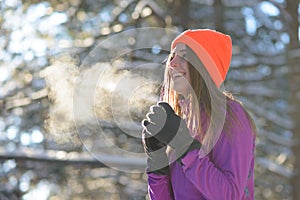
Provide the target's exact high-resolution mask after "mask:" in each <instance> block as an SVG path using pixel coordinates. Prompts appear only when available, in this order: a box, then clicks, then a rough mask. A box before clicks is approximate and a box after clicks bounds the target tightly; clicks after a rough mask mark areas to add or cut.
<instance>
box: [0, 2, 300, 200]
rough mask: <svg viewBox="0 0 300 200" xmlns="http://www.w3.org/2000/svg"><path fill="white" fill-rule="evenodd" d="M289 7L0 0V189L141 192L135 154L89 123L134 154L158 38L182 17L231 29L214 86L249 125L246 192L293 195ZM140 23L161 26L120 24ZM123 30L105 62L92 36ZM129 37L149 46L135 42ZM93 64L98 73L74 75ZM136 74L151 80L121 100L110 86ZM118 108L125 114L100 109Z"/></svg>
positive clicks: (297, 57) (155, 72)
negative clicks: (240, 108)
mask: <svg viewBox="0 0 300 200" xmlns="http://www.w3.org/2000/svg"><path fill="white" fill-rule="evenodd" d="M299 16H300V6H299V1H298V0H269V1H262V0H156V1H152V0H114V1H107V0H86V1H83V0H65V1H60V0H49V1H36V0H26V1H24V0H23V1H21V0H0V84H1V87H0V113H1V115H0V144H1V145H0V199H1V200H6V199H9V200H14V199H30V200H32V199H39V200H43V199H45V200H46V199H49V200H61V199H72V200H73V199H74V200H75V199H115V200H118V199H120V200H121V199H122V200H123V199H124V200H125V199H126V200H127V199H147V179H146V176H145V174H144V173H142V171H138V170H137V171H136V172H134V173H133V171H134V170H133V169H137V168H141V167H143V166H144V157H143V156H141V157H137V158H135V159H134V158H130V159H129V158H128V159H127V158H126V157H124V156H122V155H120V154H119V153H118V152H114V151H113V150H111V149H109V148H108V146H107V144H106V142H105V141H104V140H103V137H102V138H101V136H100V135H99V134H98V133H99V132H102V133H105V134H103V135H105V138H106V139H108V140H109V141H110V142H112V143H113V144H114V145H115V146H117V147H118V148H120V149H124V150H126V151H129V152H137V153H140V154H142V152H143V150H142V146H141V144H140V140H139V138H137V137H135V134H139V132H140V127H139V125H138V123H139V120H141V119H142V116H143V114H144V113H145V112H146V111H147V109H148V108H147V106H145V105H148V104H149V105H150V104H151V103H152V102H155V101H156V100H157V98H156V96H157V94H158V91H159V90H158V89H159V83H160V81H161V78H162V72H163V66H162V65H161V64H160V63H161V61H162V60H163V59H164V58H165V57H166V56H167V54H168V52H167V50H168V48H169V45H170V42H171V41H172V39H173V38H174V37H175V36H176V34H175V33H177V32H181V31H183V30H185V29H188V28H189V29H192V28H211V29H216V30H219V31H221V32H225V33H227V34H229V35H230V36H231V37H232V40H233V59H232V63H231V68H230V71H229V75H228V78H227V80H226V82H225V87H226V88H227V90H228V91H231V92H232V93H233V94H234V95H235V96H236V97H237V98H238V99H239V100H241V101H242V102H243V103H244V105H245V106H246V107H247V108H248V109H249V111H250V112H251V114H252V115H253V116H254V118H255V121H256V124H257V126H258V133H257V141H256V143H257V149H256V166H255V177H256V178H255V188H256V190H255V197H256V198H255V199H272V200H273V199H274V200H277V199H278V200H283V199H285V200H287V199H289V200H290V199H294V200H297V199H300V190H299V188H300V175H299V170H300V159H299V156H300V145H299V139H300V112H299V111H300V109H299V108H300V101H299V100H300V66H299V63H300V48H299V47H300V42H299V38H300V37H299V36H300V35H299V30H300V28H299V21H300V17H299ZM142 27H157V28H163V29H162V30H160V29H159V31H156V32H155V33H156V34H154V33H153V32H151V31H141V32H138V34H137V32H136V31H134V32H130V30H134V29H136V28H142ZM166 29H168V30H173V31H174V32H172V31H170V32H168V31H164V30H166ZM124 31H125V32H126V31H129V32H127V33H128V35H129V36H128V37H125V40H126V44H127V45H123V46H122V45H121V44H122V41H124V39H122V37H118V40H113V41H114V42H112V41H110V42H111V43H114V45H116V44H117V45H120V46H122V48H125V49H126V48H129V50H130V51H127V52H128V53H125V54H122V55H120V56H119V57H118V58H117V59H114V61H113V62H110V63H109V64H108V65H106V64H107V62H106V61H107V60H105V59H103V57H105V58H107V57H109V56H107V55H106V54H110V53H112V52H111V51H109V50H110V49H109V48H107V46H105V48H104V47H103V48H102V47H101V48H100V49H99V48H98V47H99V46H97V45H98V44H101V41H104V40H105V39H107V38H109V37H111V36H114V35H118V36H120V33H122V32H124ZM121 36H122V35H121ZM140 40H142V41H143V42H145V43H147V46H148V47H149V48H145V49H142V48H137V47H136V45H137V43H138V42H139V41H140ZM156 41H157V42H156ZM114 48H116V46H114ZM95 49H97V51H96V58H95V57H94V56H90V52H93V51H94V50H95ZM94 52H95V51H94ZM114 53H115V52H113V54H114ZM97 56H98V57H97ZM100 57H101V58H100ZM99 61H101V62H99ZM110 61H111V60H110ZM107 66H108V67H107ZM115 66H117V67H115ZM99 69H101V70H102V71H101V70H100V72H99ZM104 69H105V70H104ZM104 71H105V72H104ZM123 72H124V73H123ZM97 73H100V75H101V76H103V77H105V78H106V79H107V81H104V82H103V83H101V84H95V82H97V81H96V80H97V78H99V77H93V78H94V79H93V80H94V82H93V81H91V82H88V81H87V82H85V81H81V82H80V81H79V82H80V84H79V85H78V81H77V80H78V78H80V80H84V78H85V77H91V75H93V74H94V75H95V74H96V75H97ZM128 73H129V74H128ZM98 75H99V74H98ZM120 80H122V81H120ZM145 81H146V82H151V81H153V84H149V85H143V86H142V87H141V88H140V90H139V91H136V92H134V93H133V94H132V96H130V98H129V100H128V99H127V97H126V95H125V97H124V96H122V94H123V93H124V92H123V93H122V92H121V91H122V89H124V88H123V87H121V86H120V85H119V87H118V85H114V83H120V82H122V83H124V82H126V85H127V86H132V85H135V84H138V83H142V82H145ZM108 83H109V84H108ZM91 87H92V89H95V88H96V89H95V91H97V92H95V93H93V94H94V95H95V97H96V99H97V102H96V103H90V102H89V101H88V100H87V99H80V98H78V99H77V100H79V101H78V102H80V103H78V102H77V104H76V102H75V104H73V103H74V102H73V101H74V96H73V95H74V93H73V91H74V90H77V93H76V92H75V93H76V94H78V96H79V97H82V96H85V93H84V92H85V91H86V90H87V91H88V90H89V89H90V88H91ZM78 88H79V89H78ZM111 88H113V89H114V90H116V89H119V90H120V96H114V97H112V94H111V93H110V90H111ZM145 91H146V92H145ZM124 99H125V100H126V102H128V105H127V104H126V105H123V106H125V107H121V106H120V107H118V105H122V102H124V101H123V100H124ZM112 100H113V102H115V103H114V105H116V106H117V108H115V107H114V108H112V107H111V106H110V104H109V102H111V101H112ZM89 104H91V105H89ZM86 105H89V106H88V107H84V106H86ZM74 109H75V110H74ZM80 109H82V110H83V111H82V112H78V113H75V114H74V112H75V111H76V110H80ZM128 109H129V110H130V113H129V115H130V121H129V122H126V117H125V119H123V118H122V119H121V117H120V118H115V116H112V114H111V113H113V112H116V111H117V112H118V113H121V114H120V116H123V115H122V112H123V111H124V110H125V111H127V110H128ZM86 110H92V111H93V112H95V113H96V119H95V118H91V117H90V115H89V114H87V115H85V111H86ZM125 111H124V112H125ZM74 115H75V117H74ZM118 116H119V115H118ZM74 119H75V121H76V122H77V124H76V125H77V126H75V124H74ZM116 119H117V120H116ZM119 119H120V120H119ZM124 121H125V123H124ZM99 124H100V128H99ZM120 124H121V125H120ZM127 132H132V133H133V134H132V135H130V134H125V133H127ZM91 152H92V153H91ZM95 155H96V156H95ZM98 156H99V157H98ZM101 156H102V157H101ZM100 157H101V159H98V158H100ZM99 160H100V161H103V160H104V161H105V162H100V161H99ZM111 166H121V167H124V170H118V169H116V168H118V167H116V168H114V167H111ZM122 169H123V168H122ZM125 169H129V171H127V170H125Z"/></svg>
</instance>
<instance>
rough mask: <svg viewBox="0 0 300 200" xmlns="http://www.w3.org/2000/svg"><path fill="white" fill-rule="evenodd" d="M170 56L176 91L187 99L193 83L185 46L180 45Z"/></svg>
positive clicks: (170, 71)
mask: <svg viewBox="0 0 300 200" xmlns="http://www.w3.org/2000/svg"><path fill="white" fill-rule="evenodd" d="M170 56H171V57H170V60H169V66H168V67H169V73H170V76H171V79H172V80H173V82H174V90H175V91H176V92H178V93H179V94H182V95H183V96H185V97H186V96H187V95H188V93H189V91H190V90H191V85H190V83H191V81H190V71H189V67H188V66H189V64H188V62H187V52H186V46H185V44H182V43H178V44H177V45H176V47H175V48H174V51H173V52H172V53H171V55H170Z"/></svg>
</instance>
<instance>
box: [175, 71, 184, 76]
mask: <svg viewBox="0 0 300 200" xmlns="http://www.w3.org/2000/svg"><path fill="white" fill-rule="evenodd" d="M179 76H183V73H179V72H177V73H174V74H173V77H179Z"/></svg>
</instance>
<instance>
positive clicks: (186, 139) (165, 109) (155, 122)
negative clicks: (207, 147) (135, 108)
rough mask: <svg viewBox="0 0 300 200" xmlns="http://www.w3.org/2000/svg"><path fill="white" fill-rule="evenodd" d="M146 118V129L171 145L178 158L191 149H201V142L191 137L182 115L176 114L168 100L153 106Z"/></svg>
mask: <svg viewBox="0 0 300 200" xmlns="http://www.w3.org/2000/svg"><path fill="white" fill-rule="evenodd" d="M147 118H148V120H144V124H143V126H144V127H145V130H146V131H147V132H148V133H149V134H150V135H151V136H154V137H155V138H156V139H157V140H158V141H160V142H161V143H163V144H165V145H170V146H171V147H172V148H173V149H175V152H176V160H178V159H180V160H181V158H183V157H184V156H185V155H186V154H187V153H188V152H189V151H191V150H194V149H200V148H201V143H200V142H199V141H197V140H196V139H194V138H193V137H191V135H190V134H189V130H188V128H187V126H186V124H185V122H184V121H183V119H181V117H179V116H178V115H176V114H175V112H174V110H173V109H172V108H171V106H170V105H169V104H168V103H166V102H159V103H158V104H157V105H156V106H152V112H150V113H148V114H147Z"/></svg>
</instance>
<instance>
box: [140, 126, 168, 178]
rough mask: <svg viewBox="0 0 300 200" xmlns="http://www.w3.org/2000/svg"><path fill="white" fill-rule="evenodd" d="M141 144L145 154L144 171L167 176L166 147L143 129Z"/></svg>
mask: <svg viewBox="0 0 300 200" xmlns="http://www.w3.org/2000/svg"><path fill="white" fill-rule="evenodd" d="M142 143H143V146H144V151H145V153H146V154H147V169H146V171H147V172H148V173H149V172H152V173H155V174H161V175H167V174H168V173H169V160H168V157H167V154H166V148H167V146H166V145H165V144H163V143H161V142H160V141H158V140H157V139H156V138H155V137H153V136H151V135H150V134H148V133H147V132H146V130H145V129H144V130H143V133H142Z"/></svg>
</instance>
